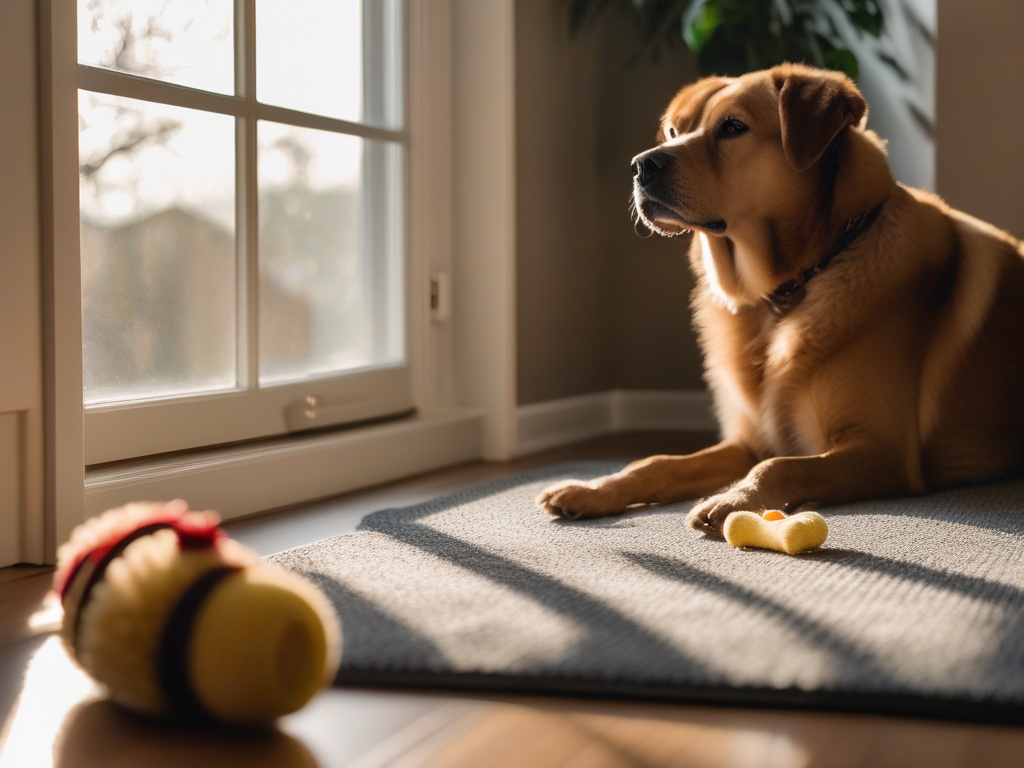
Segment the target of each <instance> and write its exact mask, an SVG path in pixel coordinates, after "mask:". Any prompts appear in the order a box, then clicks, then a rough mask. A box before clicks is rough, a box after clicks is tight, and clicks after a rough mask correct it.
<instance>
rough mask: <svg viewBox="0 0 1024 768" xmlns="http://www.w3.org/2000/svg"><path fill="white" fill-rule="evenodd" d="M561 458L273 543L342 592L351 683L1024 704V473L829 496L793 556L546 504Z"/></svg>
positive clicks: (576, 472) (599, 470) (858, 706)
mask: <svg viewBox="0 0 1024 768" xmlns="http://www.w3.org/2000/svg"><path fill="white" fill-rule="evenodd" d="M620 467H621V465H620V464H609V463H605V462H602V463H598V462H589V463H583V464H574V465H562V466H559V467H555V468H550V469H548V470H545V471H541V472H535V473H531V474H528V475H521V476H517V477H513V478H508V479H505V480H502V481H498V482H495V483H492V484H489V485H486V486H481V487H478V488H475V489H472V490H468V491H465V492H463V493H460V494H456V495H452V496H448V497H445V498H440V499H436V500H434V501H431V502H428V503H425V504H421V505H418V506H413V507H408V508H405V509H391V510H385V511H382V512H377V513H375V514H373V515H370V516H369V517H367V518H366V519H365V520H364V521H363V523H362V525H361V527H360V530H359V532H357V533H354V534H349V535H345V536H339V537H337V538H333V539H327V540H324V541H320V542H317V543H315V544H311V545H308V546H303V547H299V548H297V549H293V550H290V551H288V552H284V553H281V554H279V555H275V556H273V557H271V558H268V559H269V560H271V561H273V562H277V563H278V564H280V565H282V566H284V567H286V568H289V569H293V570H296V571H299V572H301V573H303V574H305V575H307V576H308V577H310V578H311V579H312V580H313V581H314V582H316V583H317V584H318V585H319V586H320V587H321V588H322V589H323V590H324V591H325V592H326V593H327V594H328V595H329V596H330V598H331V600H332V601H333V603H334V605H335V607H336V608H337V611H338V613H339V615H340V617H341V620H342V631H343V634H344V650H343V661H342V667H341V670H340V672H339V674H338V679H337V680H338V682H339V683H340V684H349V685H388V686H400V687H435V688H456V689H474V690H489V691H504V692H521V693H531V694H540V693H545V694H562V695H596V696H604V697H633V698H649V699H661V700H673V701H681V702H695V703H722V704H735V705H763V706H780V707H796V708H823V709H838V710H852V711H872V712H882V713H898V714H910V715H923V716H936V717H951V718H955V719H965V720H999V721H1013V722H1024V483H1009V484H1000V485H989V486H983V487H978V488H970V489H962V490H957V491H951V492H947V493H942V494H936V495H932V496H928V497H923V498H917V499H903V500H896V501H882V502H869V503H858V504H850V505H845V506H841V507H833V508H831V509H826V510H823V512H824V514H825V516H826V518H827V520H828V524H829V537H828V541H827V542H826V543H825V546H824V547H823V548H822V549H821V550H819V551H817V552H814V553H810V554H805V555H800V556H796V557H791V556H788V555H783V554H778V553H774V552H765V551H755V550H741V549H734V548H733V547H731V546H729V545H728V544H726V543H725V542H723V541H717V540H712V539H708V538H706V537H704V536H703V535H701V534H699V533H697V532H696V531H693V530H691V529H689V528H688V527H686V525H685V523H684V518H685V516H686V513H687V511H688V509H689V506H690V505H689V504H675V505H669V506H663V507H647V508H642V509H640V510H639V511H636V512H632V513H630V514H627V515H623V516H619V517H612V518H605V519H601V520H595V521H582V522H581V521H576V522H570V521H563V520H556V519H552V518H550V517H548V516H547V515H545V514H544V513H543V512H541V511H539V510H538V509H536V508H535V507H534V505H533V498H534V496H535V495H536V494H537V493H538V492H539V491H540V489H541V488H542V487H544V486H545V485H546V484H547V483H549V482H551V481H552V480H556V479H560V478H563V477H595V476H597V475H600V474H604V473H607V472H609V471H614V470H616V469H618V468H620Z"/></svg>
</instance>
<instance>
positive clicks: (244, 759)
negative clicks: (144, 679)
mask: <svg viewBox="0 0 1024 768" xmlns="http://www.w3.org/2000/svg"><path fill="white" fill-rule="evenodd" d="M707 440H708V438H707V437H706V436H687V435H680V434H669V433H664V434H642V435H619V436H615V437H612V438H604V439H600V440H596V441H591V442H589V443H585V444H581V445H579V446H574V447H572V448H568V449H560V450H558V451H553V452H549V453H547V454H542V455H538V456H533V457H529V458H526V459H521V460H517V461H514V462H505V463H474V464H469V465H464V466H460V467H453V468H450V469H446V470H442V471H439V472H433V473H430V474H428V475H423V476H420V477H416V478H411V479H409V480H406V481H403V482H399V483H393V484H389V485H387V486H384V487H380V488H374V489H370V490H366V491H361V492H358V493H353V494H348V495H346V496H344V497H340V498H337V499H332V500H329V501H325V502H320V503H317V504H312V505H307V506H304V507H302V508H300V509H293V510H289V511H284V512H278V513H274V514H272V515H266V516H263V517H260V518H257V519H249V520H245V521H239V522H235V523H233V524H230V525H229V526H228V527H229V529H230V533H231V534H232V535H233V536H234V537H236V538H238V539H239V540H241V541H242V542H243V543H245V544H247V545H248V546H250V547H252V548H254V549H256V550H257V551H258V552H260V553H261V554H269V553H271V552H276V551H280V550H282V549H286V548H289V547H292V546H297V545H299V544H304V543H307V542H310V541H314V540H317V539H320V538H324V537H325V536H333V535H337V534H339V533H342V532H346V531H351V530H353V529H354V528H355V526H356V524H357V523H358V521H359V520H360V519H361V518H362V517H363V516H364V515H365V514H367V513H369V512H372V511H374V510H376V509H381V508H384V507H391V506H396V505H405V504H412V503H417V502H420V501H424V500H427V499H430V498H432V497H434V496H437V495H440V494H444V493H449V492H452V491H456V490H459V489H461V488H464V487H466V486H468V485H472V484H474V483H478V482H482V481H485V480H489V479H492V478H496V477H501V476H504V475H508V474H512V473H515V472H520V471H523V470H524V469H528V468H532V467H536V466H541V465H544V464H548V463H554V462H557V461H563V460H567V459H574V458H606V457H615V458H619V457H621V458H623V459H625V458H632V457H636V456H641V455H646V454H650V453H661V452H684V451H687V450H692V449H693V448H695V447H699V446H700V445H703V444H706V442H707ZM49 581H50V572H49V571H48V570H47V569H39V568H8V569H3V570H0V768H43V767H44V766H51V765H53V766H62V767H63V768H69V767H72V766H74V767H76V768H77V767H79V766H89V767H90V768H121V767H122V766H124V767H125V768H127V767H128V766H131V767H132V768H135V767H136V766H139V767H141V766H145V767H146V768H163V767H164V766H167V767H170V766H174V767H175V768H181V767H182V766H184V767H185V768H206V767H207V766H210V767H213V766H216V767H217V768H223V767H229V766H245V767H246V768H263V767H264V766H266V767H267V768H269V767H270V766H273V767H274V768H280V767H281V766H288V767H290V766H303V767H304V766H309V767H313V766H319V767H320V768H336V767H340V766H359V767H360V768H369V767H370V766H401V767H410V766H431V767H436V768H476V767H477V766H480V767H493V768H520V767H522V768H548V767H549V766H571V767H572V768H592V767H593V768H604V767H606V766H607V767H609V768H611V767H613V766H615V767H618V766H622V767H623V768H625V767H626V766H652V767H654V766H659V767H660V766H696V767H700V766H737V768H759V767H761V766H764V767H765V768H791V767H792V768H796V767H797V766H799V767H801V768H803V767H804V766H837V767H839V766H843V767H846V766H870V767H871V768H880V767H884V766H899V767H901V768H902V767H904V766H928V767H929V768H946V767H949V768H953V767H954V766H962V767H963V768H978V767H979V766H985V767H988V766H995V767H999V766H1024V729H1021V728H1007V727H996V726H986V725H968V724H961V723H949V722H933V721H926V720H904V719H897V718H891V717H872V716H854V715H836V714H827V713H810V712H778V711H765V710H743V709H725V708H714V707H686V706H670V705H656V704H642V703H629V702H621V701H593V700H571V699H550V698H544V699H540V698H518V697H499V696H490V697H488V696H465V695H450V694H425V693H412V692H394V691H371V690H351V689H337V688H333V689H329V690H327V691H325V692H323V693H322V694H320V695H319V696H318V697H317V698H315V699H314V700H313V701H312V702H311V703H310V704H309V705H308V706H306V707H305V708H304V709H303V710H301V711H300V712H298V713H296V714H294V715H291V716H289V717H286V718H284V719H282V721H281V722H280V723H279V727H278V728H277V729H275V730H272V731H269V732H266V733H261V734H248V735H239V734H231V733H221V732H212V733H211V732H198V731H182V730H180V729H175V728H171V727H169V726H166V725H162V724H159V723H153V722H149V721H145V720H141V719H138V718H134V717H130V716H127V715H125V714H124V713H122V712H121V711H120V710H118V709H117V708H115V707H113V706H112V705H110V704H108V703H107V702H105V701H104V700H103V699H102V696H101V695H100V692H99V691H98V690H97V689H96V686H95V685H94V684H93V683H92V681H91V680H90V679H89V678H88V677H87V676H85V675H84V674H83V673H81V672H80V671H78V670H77V668H75V667H74V666H73V665H72V664H71V662H70V661H69V659H68V657H67V655H66V654H65V652H64V651H63V649H62V648H61V646H60V645H59V643H58V641H57V638H56V637H55V636H54V635H53V631H54V628H55V627H56V626H57V623H58V622H59V620H60V612H59V609H57V608H55V607H53V606H52V605H49V604H48V603H46V602H45V597H46V593H47V590H48V588H49Z"/></svg>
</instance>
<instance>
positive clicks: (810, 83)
mask: <svg viewBox="0 0 1024 768" xmlns="http://www.w3.org/2000/svg"><path fill="white" fill-rule="evenodd" d="M866 114H867V104H866V103H865V101H864V98H863V96H861V94H860V91H858V90H857V87H856V85H854V83H853V81H851V80H850V79H849V78H847V77H846V76H845V75H842V74H839V73H836V72H826V71H823V70H818V69H812V68H810V67H806V66H802V65H795V64H785V65H781V66H778V67H775V68H774V69H770V70H764V71H761V72H753V73H750V74H748V75H744V76H742V77H739V78H722V77H711V78H706V79H703V80H700V81H698V82H696V83H694V84H692V85H690V86H688V87H686V88H684V89H683V90H682V91H680V92H679V93H678V94H677V95H676V97H675V98H674V99H673V100H672V102H671V103H670V104H669V106H668V109H667V110H666V111H665V114H664V115H663V116H662V119H661V128H660V132H659V135H658V140H659V144H658V146H656V147H654V148H653V149H650V150H648V151H646V152H643V153H642V154H639V155H637V156H636V157H635V158H633V173H634V176H633V200H634V204H635V207H636V211H637V214H638V215H639V217H640V218H641V219H642V221H643V222H644V223H645V224H646V225H647V226H648V227H650V228H651V229H652V230H654V231H655V232H658V233H659V234H663V235H669V236H672V235H677V234H681V233H682V232H685V231H687V230H694V229H695V230H700V231H703V232H706V233H707V234H709V235H721V234H724V233H725V232H727V231H741V230H742V228H743V226H744V225H745V223H748V222H750V221H758V220H760V221H763V220H766V219H773V218H779V217H793V216H794V215H796V214H797V213H798V212H799V207H800V206H801V205H805V204H806V202H807V200H808V198H809V197H810V196H811V195H812V194H814V190H815V189H816V188H817V185H818V184H819V179H820V176H821V174H820V172H817V173H816V170H818V169H817V166H819V165H820V163H819V161H820V160H821V158H822V156H823V155H825V153H826V151H827V150H828V148H829V146H830V145H832V144H833V142H834V141H835V140H836V137H837V136H839V135H840V134H841V133H842V132H843V131H845V130H846V129H847V128H848V127H849V126H851V125H852V126H857V125H860V124H861V123H862V121H863V120H864V118H865V117H866Z"/></svg>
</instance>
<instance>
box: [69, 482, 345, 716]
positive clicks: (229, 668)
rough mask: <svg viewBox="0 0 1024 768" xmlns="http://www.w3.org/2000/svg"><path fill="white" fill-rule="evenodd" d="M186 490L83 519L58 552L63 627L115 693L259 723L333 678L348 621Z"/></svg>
mask: <svg viewBox="0 0 1024 768" xmlns="http://www.w3.org/2000/svg"><path fill="white" fill-rule="evenodd" d="M217 522H218V519H217V516H216V515H215V514H214V513H211V512H192V511H189V509H188V505H187V504H186V503H185V502H184V501H181V500H177V501H172V502H168V503H163V504H155V503H139V504H129V505H127V506H124V507H120V508H118V509H113V510H110V511H109V512H105V513H104V514H102V515H100V516H98V517H96V518H93V519H91V520H89V521H87V522H85V523H84V524H82V525H80V526H78V527H77V528H76V529H75V530H74V532H73V533H72V534H71V538H70V539H69V540H68V542H67V543H66V544H64V545H63V546H62V547H61V548H60V550H59V551H58V554H57V572H56V575H55V578H54V589H55V591H56V592H57V594H58V595H59V596H60V598H61V602H62V604H63V606H64V622H63V627H62V630H61V637H62V639H63V641H64V643H65V645H66V647H67V649H68V651H69V652H70V654H71V656H72V657H73V658H75V659H76V660H77V661H78V663H79V664H80V665H81V666H82V667H83V668H84V669H85V670H86V671H87V672H88V673H89V674H91V675H92V676H93V677H94V678H96V680H98V681H99V682H100V683H101V684H103V685H104V686H105V687H106V689H107V690H108V692H109V695H110V698H111V699H113V700H114V701H115V702H117V703H119V704H121V705H123V706H125V707H128V708H130V709H133V710H137V711H140V712H144V713H148V714H153V715H173V716H179V717H184V718H187V719H198V720H208V721H209V720H212V721H215V722H216V721H219V722H222V723H227V724H232V725H257V724H263V723H268V722H270V721H272V720H274V719H275V718H277V717H279V716H281V715H285V714H288V713H290V712H294V711H296V710H297V709H299V708H301V707H302V706H303V705H305V704H306V702H307V701H309V699H310V698H312V697H313V695H314V694H315V693H317V691H319V690H320V688H321V687H322V686H323V685H324V684H325V683H327V682H328V681H329V680H330V679H331V678H333V676H334V673H335V671H336V669H337V664H338V660H339V656H340V647H341V630H340V628H339V626H338V621H337V618H336V616H335V615H334V612H333V609H332V608H331V606H330V604H329V603H328V602H327V600H326V599H325V598H324V597H323V595H322V594H321V593H320V592H319V591H317V589H316V588H315V587H313V586H312V585H311V584H309V583H308V582H306V581H305V580H303V579H302V578H300V577H299V576H296V575H295V574H292V573H289V572H287V571H283V570H279V569H277V568H272V567H270V566H267V565H265V564H263V563H261V562H260V559H259V557H258V556H257V555H256V554H255V553H254V552H252V551H250V550H248V549H246V548H245V547H243V546H242V545H241V544H239V543H238V542H236V541H233V540H232V539H230V538H228V537H227V535H226V534H225V533H224V532H223V531H222V530H221V529H220V528H219V527H218V525H217Z"/></svg>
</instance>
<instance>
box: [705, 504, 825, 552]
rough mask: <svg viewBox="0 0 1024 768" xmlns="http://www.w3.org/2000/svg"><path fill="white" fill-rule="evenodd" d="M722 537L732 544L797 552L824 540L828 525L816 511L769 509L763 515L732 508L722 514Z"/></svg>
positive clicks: (804, 550) (815, 547)
mask: <svg viewBox="0 0 1024 768" xmlns="http://www.w3.org/2000/svg"><path fill="white" fill-rule="evenodd" d="M722 533H723V534H724V535H725V540H726V541H727V542H729V543H730V544H732V545H733V546H734V547H757V548H758V549H774V550H775V551H776V552H785V553H786V554H787V555H796V554H799V553H801V552H808V551H810V550H812V549H817V548H818V547H820V546H821V545H822V544H824V543H825V538H826V537H827V536H828V525H827V524H826V523H825V518H824V517H822V516H821V515H819V514H818V513H817V512H797V513H796V514H795V515H787V514H785V513H784V512H780V511H779V510H777V509H771V510H768V511H767V512H765V513H764V514H763V515H759V514H757V513H756V512H733V513H732V514H731V515H729V516H728V517H727V518H725V526H724V528H723V530H722Z"/></svg>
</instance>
